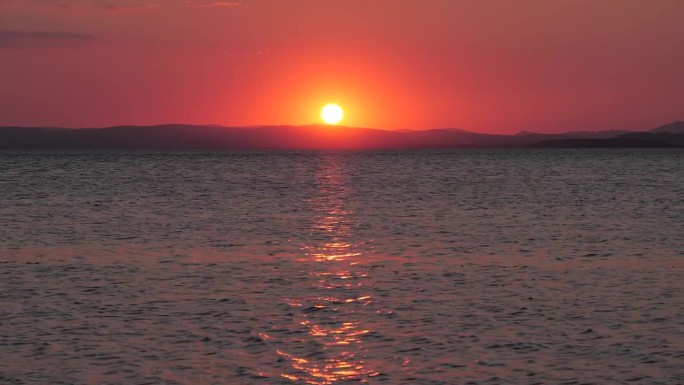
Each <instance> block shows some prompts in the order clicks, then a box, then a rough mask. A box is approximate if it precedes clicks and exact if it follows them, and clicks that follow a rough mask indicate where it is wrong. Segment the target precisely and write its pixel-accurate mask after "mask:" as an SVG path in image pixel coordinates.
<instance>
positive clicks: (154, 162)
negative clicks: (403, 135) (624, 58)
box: [0, 149, 684, 385]
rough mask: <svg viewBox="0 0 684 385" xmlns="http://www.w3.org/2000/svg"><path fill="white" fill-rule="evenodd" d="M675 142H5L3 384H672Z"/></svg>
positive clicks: (677, 227)
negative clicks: (128, 146) (311, 146)
mask: <svg viewBox="0 0 684 385" xmlns="http://www.w3.org/2000/svg"><path fill="white" fill-rule="evenodd" d="M683 268H684V151H683V150H681V149H539V150H532V149H520V150H502V149H498V150H448V151H429V150H425V151H388V152H378V151H365V152H364V151H360V152H352V151H349V152H325V151H323V152H315V151H309V152H306V151H303V152H287V151H261V152H246V151H243V152H130V153H121V152H95V153H49V154H48V153H35V152H34V153H2V154H0V384H16V385H19V384H310V385H332V384H356V383H367V384H432V385H437V384H440V385H442V384H467V385H474V384H566V385H571V384H673V385H676V384H683V383H684V298H683V295H684V279H683V278H684V277H683V274H682V273H683Z"/></svg>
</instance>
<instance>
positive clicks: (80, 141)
mask: <svg viewBox="0 0 684 385" xmlns="http://www.w3.org/2000/svg"><path fill="white" fill-rule="evenodd" d="M683 136H684V123H683V122H674V123H671V124H668V125H665V126H662V127H658V128H656V129H654V130H651V131H648V132H626V131H605V132H571V133H563V134H538V133H528V132H522V133H519V134H517V135H495V134H481V133H475V132H470V131H464V130H460V129H453V128H444V129H433V130H425V131H385V130H379V129H371V128H358V127H343V126H336V127H331V126H323V125H308V126H255V127H222V126H216V125H202V126H200V125H183V124H167V125H158V126H117V127H107V128H86V129H65V128H50V127H0V150H220V149H421V148H525V147H554V148H557V147H566V148H571V147H684V140H683V138H682V137H683Z"/></svg>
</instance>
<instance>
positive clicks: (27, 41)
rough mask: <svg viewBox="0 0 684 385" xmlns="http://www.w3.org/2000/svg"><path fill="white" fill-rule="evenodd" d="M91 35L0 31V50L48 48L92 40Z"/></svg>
mask: <svg viewBox="0 0 684 385" xmlns="http://www.w3.org/2000/svg"><path fill="white" fill-rule="evenodd" d="M94 39H95V37H94V36H92V35H86V34H81V33H73V32H65V31H7V30H6V31H0V49H6V48H27V47H49V46H55V45H65V44H73V43H82V42H87V41H91V40H94Z"/></svg>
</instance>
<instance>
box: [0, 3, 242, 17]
mask: <svg viewBox="0 0 684 385" xmlns="http://www.w3.org/2000/svg"><path fill="white" fill-rule="evenodd" d="M241 6H245V4H243V3H242V2H239V1H228V0H107V1H97V2H94V1H92V0H0V9H3V8H5V9H8V10H11V9H23V10H36V11H71V12H87V11H91V12H92V11H95V12H98V11H99V12H102V11H104V12H107V13H118V14H122V13H137V12H143V11H148V10H151V9H157V8H185V7H190V8H237V7H241Z"/></svg>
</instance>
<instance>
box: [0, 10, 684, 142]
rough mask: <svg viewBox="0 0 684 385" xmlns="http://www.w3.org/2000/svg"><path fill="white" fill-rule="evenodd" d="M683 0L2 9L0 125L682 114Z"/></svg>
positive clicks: (485, 126)
mask: <svg viewBox="0 0 684 385" xmlns="http://www.w3.org/2000/svg"><path fill="white" fill-rule="evenodd" d="M682 20H684V1H681V0H650V1H646V0H638V1H634V0H546V1H542V0H516V1H510V0H478V1H475V0H471V1H460V0H420V1H419V0H235V1H220V0H166V1H164V0H140V1H125V0H122V1H115V0H100V1H95V0H91V1H86V0H0V125H5V126H7V125H17V126H61V127H104V126H113V125H128V124H134V125H151V124H162V123H188V124H218V125H225V126H245V125H247V126H250V125H272V124H285V125H299V124H310V123H318V122H319V121H320V117H319V111H320V109H321V107H322V106H323V105H325V104H326V103H329V102H335V103H338V104H339V105H340V106H342V107H343V108H344V110H345V119H344V121H343V122H342V123H343V124H344V125H347V126H358V127H374V128H382V129H429V128H461V129H467V130H472V131H476V132H491V133H515V132H518V131H522V130H525V131H536V132H563V131H576V130H611V129H620V130H622V129H626V130H643V129H650V128H654V127H656V126H659V125H662V124H665V123H669V122H671V121H675V120H683V119H684V22H682Z"/></svg>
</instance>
